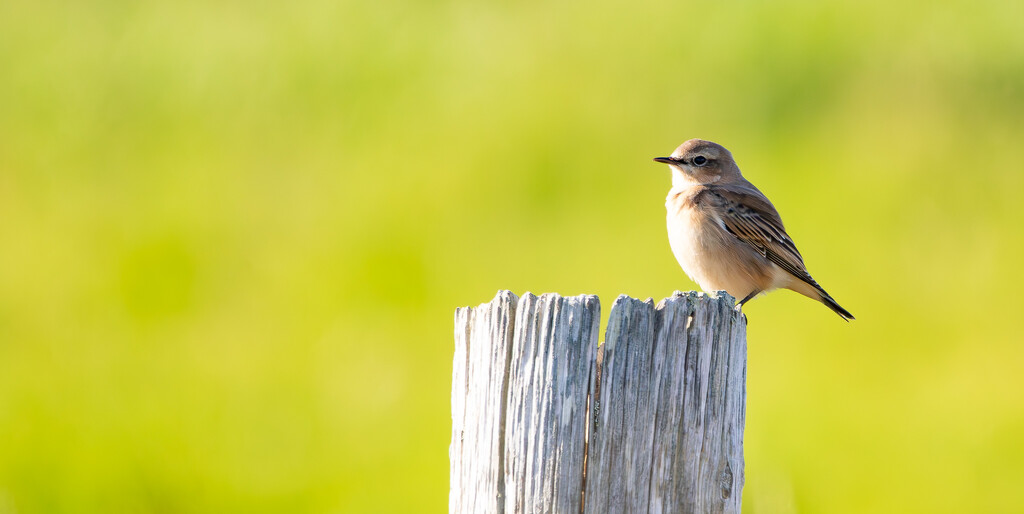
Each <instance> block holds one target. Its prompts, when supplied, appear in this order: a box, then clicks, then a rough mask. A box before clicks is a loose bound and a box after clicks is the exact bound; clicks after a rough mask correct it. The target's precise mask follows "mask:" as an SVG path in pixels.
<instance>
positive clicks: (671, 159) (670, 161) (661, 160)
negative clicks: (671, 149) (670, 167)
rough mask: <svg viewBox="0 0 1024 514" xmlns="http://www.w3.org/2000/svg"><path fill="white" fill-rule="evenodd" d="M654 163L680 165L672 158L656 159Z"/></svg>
mask: <svg viewBox="0 0 1024 514" xmlns="http://www.w3.org/2000/svg"><path fill="white" fill-rule="evenodd" d="M654 161H655V162H663V163H665V164H678V161H676V160H675V159H673V158H671V157H655V158H654Z"/></svg>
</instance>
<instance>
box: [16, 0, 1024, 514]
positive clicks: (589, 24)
mask: <svg viewBox="0 0 1024 514" xmlns="http://www.w3.org/2000/svg"><path fill="white" fill-rule="evenodd" d="M1022 11H1024V8H1022V6H1021V4H1019V3H1015V2H1006V1H988V2H966V1H954V2H947V3H944V4H942V5H938V4H926V3H923V2H912V1H894V2H879V1H873V2H861V3H832V4H821V3H812V2H806V1H800V0H788V1H783V2H772V3H768V2H736V3H724V4H694V3H678V4H668V3H662V2H651V1H643V0H641V1H640V2H633V3H631V4H630V5H629V6H628V9H624V8H623V6H621V5H617V4H611V3H604V4H600V3H599V4H594V3H592V2H589V3H583V2H563V3H555V4H552V3H541V2H519V3H510V2H475V3H473V2H397V1H393V0H392V1H387V0H385V1H381V2H341V3H335V2H325V1H315V0H297V1H294V2H288V3H283V4H282V3H272V2H247V3H242V2H231V1H213V2H197V1H185V2H180V3H175V4H166V3H158V2H146V1H140V2H113V1H105V2H104V1H100V2H92V3H89V4H74V3H70V4H69V3H58V2H47V1H44V2H34V3H29V2H8V3H5V4H0V70H3V72H2V74H0V220H2V221H0V248H2V250H0V512H421V511H441V510H443V509H444V506H445V503H446V501H447V499H446V498H447V496H446V494H447V465H448V464H447V444H448V437H449V430H450V419H449V411H448V394H449V380H450V366H451V364H450V359H451V354H450V353H451V313H452V310H453V309H454V307H455V306H458V305H465V304H476V303H479V302H483V301H487V300H488V299H490V298H491V297H492V295H493V294H494V292H495V291H496V290H497V289H503V288H508V289H512V290H513V291H515V292H517V293H523V292H525V291H528V290H529V291H533V292H537V293H540V292H545V291H557V292H560V293H562V294H578V293H584V292H586V293H596V294H599V295H600V296H601V297H602V298H603V299H604V300H605V304H606V305H605V308H606V311H607V308H609V307H610V304H611V300H612V299H614V297H615V296H616V295H618V294H620V293H625V294H630V295H633V296H638V297H647V296H653V297H655V298H656V299H657V298H661V297H664V296H667V295H668V294H670V293H671V292H672V290H674V289H688V288H693V287H695V286H694V285H693V284H691V283H690V282H689V281H688V280H687V279H686V278H685V276H684V275H683V274H682V273H681V272H680V271H679V269H678V267H677V265H676V264H675V262H674V259H673V258H672V256H671V253H670V252H669V250H668V245H667V243H666V238H665V234H664V221H663V216H664V211H663V206H662V203H663V198H664V194H665V192H666V191H667V189H668V184H669V179H668V173H667V172H666V170H664V169H663V167H662V166H659V165H656V164H654V163H651V162H650V158H651V157H653V156H656V155H663V154H665V153H667V152H670V151H671V150H672V149H673V148H674V147H675V146H676V145H677V144H679V143H680V142H682V141H683V140H685V139H688V138H691V137H704V138H708V139H712V140H716V141H718V142H721V143H723V144H725V145H726V146H728V147H729V148H730V149H732V150H733V152H734V154H735V155H736V157H737V159H738V160H739V162H740V164H741V166H742V167H743V169H744V171H745V173H746V175H747V176H748V178H750V179H751V180H752V181H753V182H755V183H756V184H758V186H759V187H761V189H762V190H764V191H765V192H766V193H767V194H768V195H769V196H770V197H771V198H772V199H773V200H774V201H775V203H776V205H777V206H778V207H779V210H780V211H781V212H782V213H783V216H784V219H785V220H786V223H787V227H788V228H789V230H790V232H791V234H793V235H794V237H795V239H796V240H797V241H798V242H799V244H800V248H801V250H802V251H803V253H804V254H805V256H806V258H807V263H808V266H809V267H810V270H811V271H812V272H813V273H814V275H815V277H816V278H818V280H819V281H820V282H821V283H822V284H824V285H825V287H826V288H827V289H828V290H829V291H830V292H831V293H832V294H833V295H834V296H835V297H836V298H837V299H838V300H839V301H840V302H841V303H842V304H843V305H844V306H845V307H847V308H849V309H850V310H851V311H852V312H853V313H854V314H855V315H857V317H858V320H857V321H856V322H853V323H851V324H849V325H847V324H845V323H841V322H839V320H837V319H835V317H834V315H832V314H831V313H829V312H828V311H827V310H825V309H823V308H822V307H821V306H820V305H817V304H814V303H812V302H809V301H807V300H806V299H803V298H801V297H799V296H797V295H794V294H791V293H788V292H780V293H775V294H772V295H770V296H768V297H766V298H763V299H759V300H757V301H755V302H753V303H751V304H750V305H749V306H748V308H747V309H746V310H747V312H748V314H749V316H750V318H751V327H750V333H749V340H750V355H749V370H748V411H747V432H746V456H747V470H746V477H747V485H746V488H745V490H744V493H745V496H744V504H745V510H746V511H747V512H754V513H762V512H765V513H774V512H858V513H859V512H929V513H933V512H1015V511H1020V510H1024V493H1022V492H1021V490H1020V487H1019V485H1020V484H1021V483H1024V465H1022V460H1024V444H1022V443H1021V441H1024V393H1022V391H1024V379H1022V378H1021V375H1020V370H1021V369H1022V366H1024V349H1022V348H1024V347H1022V345H1021V344H1020V343H1021V336H1020V331H1019V329H1018V327H1017V324H1016V318H1017V316H1018V315H1019V311H1020V308H1021V307H1022V302H1020V300H1019V299H1018V296H1017V295H1018V293H1019V290H1020V288H1021V286H1024V278H1022V276H1021V274H1020V271H1019V266H1018V261H1017V259H1018V258H1019V256H1020V254H1021V252H1022V250H1024V235H1022V231H1021V230H1020V227H1021V224H1022V221H1024V214H1022V212H1024V211H1022V210H1021V208H1020V198H1021V193H1022V192H1024V178H1022V167H1021V164H1020V163H1021V162H1024V161H1022V158H1024V147H1022V145H1021V144H1020V141H1021V140H1022V138H1024V125H1022V122H1021V120H1024V101H1022V98H1024V30H1022V29H1024V22H1022V20H1024V12H1022ZM605 316H606V317H607V312H605ZM396 493H397V494H396Z"/></svg>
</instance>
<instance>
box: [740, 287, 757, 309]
mask: <svg viewBox="0 0 1024 514" xmlns="http://www.w3.org/2000/svg"><path fill="white" fill-rule="evenodd" d="M760 292H761V290H760V289H754V290H753V291H751V292H750V294H748V295H747V297H746V298H744V299H742V300H740V302H739V303H737V304H736V310H738V311H739V310H743V304H745V303H747V302H749V301H750V300H751V299H752V298H754V297H755V296H757V295H758V293H760Z"/></svg>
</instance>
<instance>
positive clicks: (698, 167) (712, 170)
mask: <svg viewBox="0 0 1024 514" xmlns="http://www.w3.org/2000/svg"><path fill="white" fill-rule="evenodd" d="M654 160H655V161H657V162H663V163H665V164H668V165H669V168H671V169H672V183H673V185H683V184H714V183H720V182H727V181H731V180H736V179H740V178H742V175H740V169H739V167H737V166H736V161H734V160H733V159H732V154H731V153H729V150H726V149H725V147H724V146H722V145H720V144H718V143H712V142H711V141H705V140H703V139H691V140H689V141H687V142H685V143H683V144H681V145H679V148H676V151H674V152H672V155H671V156H669V157H655V158H654ZM680 181H681V182H682V184H677V182H680Z"/></svg>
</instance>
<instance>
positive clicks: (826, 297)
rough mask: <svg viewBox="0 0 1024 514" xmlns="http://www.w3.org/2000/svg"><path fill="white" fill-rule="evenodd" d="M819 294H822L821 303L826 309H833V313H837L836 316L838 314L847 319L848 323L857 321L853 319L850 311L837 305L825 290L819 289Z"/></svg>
mask: <svg viewBox="0 0 1024 514" xmlns="http://www.w3.org/2000/svg"><path fill="white" fill-rule="evenodd" d="M818 293H820V294H821V298H820V301H821V303H823V304H825V307H828V308H829V309H832V312H835V313H836V314H838V315H839V317H841V318H843V319H845V320H846V321H850V320H851V319H856V318H854V317H853V314H850V311H848V310H846V309H844V308H842V307H840V306H839V304H838V303H836V301H835V300H833V299H832V297H831V296H829V294H828V293H826V292H825V290H824V289H821V288H820V287H819V289H818Z"/></svg>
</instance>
